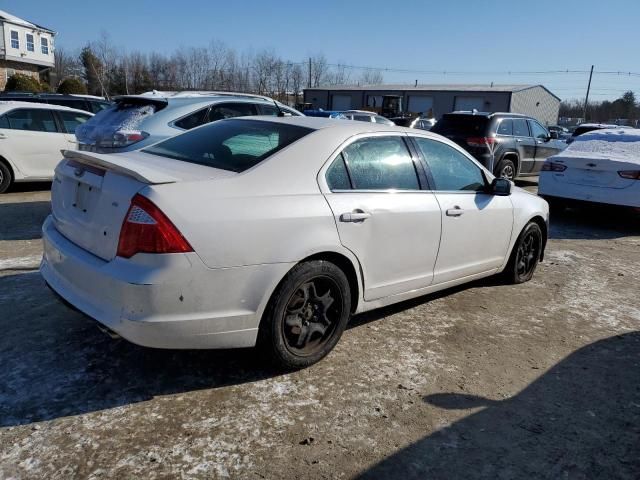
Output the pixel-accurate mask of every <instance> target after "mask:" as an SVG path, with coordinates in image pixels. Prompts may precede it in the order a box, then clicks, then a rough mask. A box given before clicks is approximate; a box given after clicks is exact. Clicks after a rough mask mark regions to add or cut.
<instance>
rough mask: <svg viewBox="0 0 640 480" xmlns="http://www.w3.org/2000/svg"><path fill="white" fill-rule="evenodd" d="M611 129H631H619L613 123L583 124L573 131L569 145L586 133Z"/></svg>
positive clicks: (568, 140)
mask: <svg viewBox="0 0 640 480" xmlns="http://www.w3.org/2000/svg"><path fill="white" fill-rule="evenodd" d="M610 128H630V127H619V126H618V125H615V124H611V123H582V124H580V125H578V126H577V127H576V128H575V129H574V130H573V132H572V133H571V136H570V137H569V138H567V143H573V142H574V141H575V139H576V137H579V136H580V135H583V134H585V133H588V132H593V131H594V130H605V129H610Z"/></svg>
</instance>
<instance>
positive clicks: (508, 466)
mask: <svg viewBox="0 0 640 480" xmlns="http://www.w3.org/2000/svg"><path fill="white" fill-rule="evenodd" d="M424 401H425V402H426V403H427V404H429V405H432V406H433V407H435V408H440V409H446V410H451V409H456V410H469V413H470V415H469V416H467V417H465V418H463V419H462V420H459V421H457V422H455V423H453V424H452V425H451V426H449V427H446V428H444V429H442V430H439V431H437V432H435V433H432V434H431V435H429V436H426V437H424V438H423V439H421V440H419V441H417V442H415V443H413V444H411V445H409V446H408V447H406V448H404V449H402V450H400V451H398V452H396V453H394V454H393V455H391V456H389V457H387V458H386V459H385V460H383V461H382V462H380V463H378V464H377V465H374V466H373V467H371V468H370V469H369V470H367V471H366V472H364V473H363V474H362V475H361V477H360V478H403V479H411V478H451V479H469V478H490V479H494V478H505V479H506V478H568V479H574V478H575V479H586V478H602V479H609V478H621V479H625V478H628V479H632V478H638V473H639V472H640V332H631V333H627V334H624V335H617V336H614V337H610V338H606V339H604V340H600V341H598V342H595V343H593V344H590V345H587V346H586V347H583V348H581V349H580V350H577V351H576V352H574V353H572V354H571V355H569V356H568V357H567V358H565V359H564V360H562V361H561V362H560V363H558V364H556V365H555V366H554V367H553V368H551V369H550V370H549V371H547V372H546V373H544V374H543V375H542V376H541V377H539V378H538V379H537V380H536V381H534V382H533V383H531V384H530V385H529V386H528V387H527V388H525V389H524V390H522V391H521V392H520V393H518V394H517V395H515V396H513V397H511V398H508V399H506V400H492V399H487V398H482V397H474V396H471V395H462V394H458V393H438V394H434V395H428V396H426V397H425V398H424ZM478 409H480V410H478Z"/></svg>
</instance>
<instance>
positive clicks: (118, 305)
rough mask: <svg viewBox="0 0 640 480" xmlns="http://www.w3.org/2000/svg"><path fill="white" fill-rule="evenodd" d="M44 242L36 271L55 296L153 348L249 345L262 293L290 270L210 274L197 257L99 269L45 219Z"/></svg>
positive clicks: (153, 258)
mask: <svg viewBox="0 0 640 480" xmlns="http://www.w3.org/2000/svg"><path fill="white" fill-rule="evenodd" d="M43 241H44V256H43V259H42V263H41V265H40V272H41V274H42V276H43V278H44V279H45V281H46V282H47V283H48V284H49V286H50V287H51V288H52V289H53V290H54V291H55V292H56V293H57V294H58V295H60V296H61V297H62V298H63V299H65V300H66V301H67V302H69V303H70V304H72V305H73V306H75V307H76V308H77V309H78V310H80V311H82V312H83V313H85V314H86V315H88V316H90V317H92V318H94V319H95V320H97V321H98V322H100V323H102V324H104V325H105V326H106V327H108V328H110V329H111V330H113V331H114V332H116V333H118V334H119V335H121V336H122V337H123V338H125V339H127V340H129V341H131V342H133V343H136V344H139V345H143V346H148V347H156V348H236V347H251V346H253V345H255V342H256V337H257V331H258V324H259V321H260V317H261V315H262V311H263V310H264V307H265V305H266V302H267V300H268V294H270V292H271V291H272V290H273V289H274V288H275V286H276V285H277V283H278V282H279V280H280V279H281V278H282V277H283V276H284V275H285V273H286V272H287V271H288V270H289V268H290V267H291V265H290V264H267V265H252V266H244V267H236V268H224V269H211V268H208V267H206V266H205V265H204V264H203V263H202V261H201V260H200V259H199V257H198V256H197V255H196V254H170V255H142V256H140V254H138V255H136V256H135V257H133V258H132V259H131V260H126V259H122V258H116V259H114V260H112V261H110V262H106V261H104V260H102V259H100V258H98V257H96V256H94V255H92V254H91V253H89V252H87V251H85V250H83V249H82V248H80V247H78V246H77V245H75V244H73V243H72V242H70V241H69V240H67V239H66V238H65V237H63V236H62V235H61V234H60V233H59V232H58V231H57V230H56V229H55V227H54V226H53V224H52V222H51V219H50V218H49V219H47V220H46V221H45V224H44V226H43ZM136 257H138V258H136ZM145 257H146V258H145ZM134 260H135V261H134Z"/></svg>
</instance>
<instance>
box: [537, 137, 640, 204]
mask: <svg viewBox="0 0 640 480" xmlns="http://www.w3.org/2000/svg"><path fill="white" fill-rule="evenodd" d="M538 194H539V195H542V196H544V197H545V198H547V199H548V200H549V202H550V203H552V204H554V203H555V204H556V205H562V204H563V203H565V202H566V201H567V200H582V201H587V202H595V203H605V204H611V205H623V206H628V207H635V208H640V130H635V129H621V128H616V129H605V130H592V131H591V132H588V133H585V134H583V135H580V136H578V137H577V138H576V139H575V140H574V142H573V143H572V144H571V145H569V147H568V148H567V149H566V150H564V151H563V152H562V153H560V154H558V155H555V156H553V157H550V158H548V159H547V161H546V162H545V164H544V166H543V168H542V172H541V173H540V183H539V186H538Z"/></svg>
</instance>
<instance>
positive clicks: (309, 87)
mask: <svg viewBox="0 0 640 480" xmlns="http://www.w3.org/2000/svg"><path fill="white" fill-rule="evenodd" d="M308 87H309V88H311V57H309V85H308Z"/></svg>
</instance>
